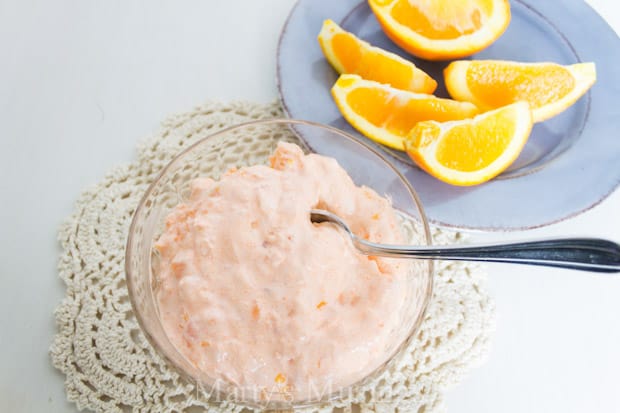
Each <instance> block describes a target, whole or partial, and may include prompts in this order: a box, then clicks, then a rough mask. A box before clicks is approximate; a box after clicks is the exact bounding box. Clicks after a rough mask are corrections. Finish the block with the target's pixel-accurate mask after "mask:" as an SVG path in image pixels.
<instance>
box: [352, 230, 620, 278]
mask: <svg viewBox="0 0 620 413" xmlns="http://www.w3.org/2000/svg"><path fill="white" fill-rule="evenodd" d="M356 243H357V246H358V248H359V249H360V250H362V251H363V252H364V253H366V254H369V255H379V256H384V257H394V258H398V257H400V258H420V259H441V260H459V261H485V262H506V263H516V264H530V265H542V266H548V267H559V268H569V269H574V270H583V271H594V272H607V273H613V272H620V245H618V244H616V243H615V242H612V241H608V240H603V239H597V238H565V239H549V240H540V241H526V242H516V243H511V244H488V245H472V246H428V247H419V246H418V247H413V246H407V245H384V244H375V243H372V242H368V241H364V240H361V239H359V238H358V239H356Z"/></svg>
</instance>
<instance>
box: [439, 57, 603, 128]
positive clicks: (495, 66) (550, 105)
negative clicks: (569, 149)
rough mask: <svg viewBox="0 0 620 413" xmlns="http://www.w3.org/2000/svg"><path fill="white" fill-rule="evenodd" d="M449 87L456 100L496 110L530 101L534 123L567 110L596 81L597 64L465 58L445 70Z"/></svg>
mask: <svg viewBox="0 0 620 413" xmlns="http://www.w3.org/2000/svg"><path fill="white" fill-rule="evenodd" d="M444 75H445V81H446V87H447V88H448V92H449V93H450V96H452V97H453V98H454V99H457V100H462V101H468V102H473V103H475V104H476V105H478V106H479V107H480V108H481V109H484V110H488V109H495V108H498V107H501V106H505V105H508V104H511V103H514V102H517V101H520V100H525V101H527V102H529V104H530V106H531V108H532V114H533V117H534V122H541V121H543V120H546V119H549V118H551V117H553V116H555V115H557V114H559V113H560V112H562V111H564V110H565V109H567V108H568V107H569V106H571V105H572V104H573V103H575V102H576V101H577V99H579V98H580V97H581V96H583V95H584V94H585V93H586V92H587V91H588V89H590V87H591V86H592V85H593V84H594V82H595V81H596V67H595V65H594V63H578V64H574V65H570V66H561V65H558V64H555V63H520V62H510V61H503V60H477V61H476V60H462V61H456V62H452V63H451V64H450V65H449V66H448V67H447V68H446V70H445V72H444Z"/></svg>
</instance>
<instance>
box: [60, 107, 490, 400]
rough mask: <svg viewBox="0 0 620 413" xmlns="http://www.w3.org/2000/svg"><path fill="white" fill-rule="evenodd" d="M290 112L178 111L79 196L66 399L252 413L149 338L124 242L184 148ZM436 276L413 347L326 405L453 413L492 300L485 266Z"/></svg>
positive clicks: (439, 238) (64, 272) (68, 233)
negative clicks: (447, 404)
mask: <svg viewBox="0 0 620 413" xmlns="http://www.w3.org/2000/svg"><path fill="white" fill-rule="evenodd" d="M282 116H283V114H282V111H281V109H280V107H279V105H277V104H276V103H273V104H267V105H261V104H254V103H241V102H236V103H226V104H222V103H208V104H205V105H203V106H201V107H198V108H196V109H194V110H192V111H191V112H187V113H183V114H180V115H176V116H172V117H170V118H169V119H168V120H166V121H165V122H164V123H163V125H162V128H161V131H160V132H159V133H158V134H157V135H156V136H154V137H152V138H151V139H149V140H147V141H146V142H145V143H143V144H142V145H141V146H140V147H139V150H138V157H137V160H136V161H135V162H133V163H131V164H129V165H127V166H124V167H119V168H116V169H114V170H113V171H112V172H111V173H109V174H108V175H107V176H105V178H104V179H103V180H102V181H101V182H100V183H99V184H98V185H96V186H94V187H93V188H90V189H88V190H86V191H85V192H84V193H83V194H82V195H81V196H80V198H79V200H78V202H77V204H76V210H75V213H74V214H73V215H72V216H71V217H70V218H69V219H68V220H67V221H66V223H65V224H64V225H63V226H62V228H61V230H60V235H59V237H60V242H61V244H62V255H61V259H60V263H59V275H60V277H61V278H62V279H63V280H64V282H65V283H66V285H67V293H66V297H65V298H64V299H63V301H62V303H61V304H60V306H59V307H58V309H57V310H56V322H57V324H58V333H57V335H56V336H55V338H54V341H53V343H52V346H51V349H50V353H51V358H52V363H53V364H54V366H55V367H56V368H58V369H59V370H61V371H62V372H63V373H64V374H65V375H66V380H65V387H66V391H67V398H68V399H69V400H70V401H73V402H75V403H76V404H77V407H78V409H80V410H82V409H90V410H93V411H96V412H124V411H134V412H147V411H162V412H169V411H179V412H183V411H188V412H189V411H208V412H239V411H242V410H243V408H242V407H240V406H237V405H235V404H232V403H229V402H219V403H214V402H211V401H209V400H208V399H207V398H206V396H204V394H203V393H202V392H201V391H199V390H198V389H197V386H196V385H195V384H193V383H191V382H188V381H186V380H185V379H183V378H181V377H180V376H179V375H178V374H177V373H176V372H175V371H174V370H173V369H172V368H170V367H169V366H168V365H167V364H166V363H165V362H164V360H162V358H161V357H160V356H159V355H158V354H157V353H155V351H154V350H153V348H152V347H151V346H150V345H149V343H148V342H147V340H146V339H145V337H144V336H143V334H142V333H141V331H140V329H139V327H138V324H137V321H136V319H135V317H134V315H133V312H132V308H131V304H130V302H129V299H128V296H127V287H126V284H125V272H124V253H125V242H126V237H127V233H128V230H129V224H130V222H131V217H132V214H133V212H134V210H135V208H136V206H137V204H138V202H139V200H140V198H141V197H142V195H143V193H144V191H145V190H146V188H147V186H148V185H149V184H150V183H151V181H152V180H153V179H154V178H155V177H156V176H157V173H158V172H159V171H160V170H161V169H162V168H163V167H164V166H165V165H166V164H167V163H168V162H169V161H170V160H171V159H172V158H173V157H174V156H175V155H176V154H177V153H178V152H179V151H180V150H181V149H183V148H185V147H187V146H188V145H190V144H192V143H193V142H195V141H196V140H198V139H201V138H203V137H206V136H208V135H210V134H212V133H214V132H215V131H217V130H220V129H222V128H224V127H227V126H231V125H233V124H237V123H242V122H246V121H249V120H254V119H263V118H274V117H282ZM261 139H264V137H262V138H261ZM274 139H275V138H274ZM260 145H261V142H260V141H257V142H255V143H254V144H249V145H247V147H248V151H252V150H256V148H257V147H260ZM231 156H234V154H232V155H231ZM237 156H239V157H241V156H243V153H238V152H237ZM433 236H434V242H435V243H437V244H442V243H455V242H461V238H462V237H461V235H460V234H459V233H454V232H447V231H444V230H439V229H434V233H433ZM435 272H436V273H435V283H434V291H433V297H432V300H431V303H430V306H429V308H428V311H427V314H426V318H425V319H424V322H423V324H422V327H421V329H420V331H419V333H418V334H417V336H416V338H415V339H414V340H413V341H412V343H411V345H410V347H409V348H408V349H407V351H405V352H403V354H402V355H401V356H400V357H399V358H398V359H397V360H396V362H395V363H394V364H392V367H391V369H390V370H389V371H387V372H386V373H385V374H384V375H383V376H382V377H380V378H379V379H377V380H376V381H374V382H373V383H372V384H371V386H370V387H369V388H367V389H366V391H365V392H362V393H360V394H356V395H352V396H351V398H350V399H347V400H344V401H342V402H341V403H339V404H338V405H333V404H332V405H326V406H323V407H322V408H321V409H319V410H320V411H324V412H331V411H334V410H338V411H344V412H350V411H362V412H389V411H396V410H398V411H406V412H430V411H440V410H444V406H443V403H442V392H443V391H444V390H445V389H446V388H448V387H449V386H450V385H453V384H455V383H457V382H459V381H460V380H461V379H462V377H463V375H464V374H465V373H466V372H467V371H469V370H470V369H471V368H472V367H473V366H475V365H478V364H479V363H481V361H482V360H483V359H484V358H485V356H486V354H487V351H488V347H489V338H490V333H491V331H492V326H493V319H494V306H493V304H492V302H491V300H490V299H489V296H488V295H487V293H486V288H485V285H486V275H485V273H484V271H482V269H481V267H480V266H478V265H472V264H463V263H454V262H453V263H447V262H439V263H438V264H437V265H436V270H435Z"/></svg>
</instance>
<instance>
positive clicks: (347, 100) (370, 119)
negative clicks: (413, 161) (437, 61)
mask: <svg viewBox="0 0 620 413" xmlns="http://www.w3.org/2000/svg"><path fill="white" fill-rule="evenodd" d="M332 96H333V97H334V100H335V101H336V105H337V106H338V109H340V112H341V113H342V116H344V118H345V119H346V120H347V121H349V123H350V124H351V125H352V126H353V127H354V128H355V129H357V130H358V131H360V132H361V133H362V134H364V135H365V136H367V137H368V138H370V139H372V140H374V141H376V142H379V143H381V144H383V145H386V146H389V147H390V148H394V149H398V150H401V151H402V150H403V149H404V148H403V141H404V138H405V137H406V136H407V133H409V131H410V130H411V128H413V127H414V126H415V124H416V123H418V122H421V121H425V120H437V121H448V120H455V119H465V118H470V117H473V116H475V115H476V114H478V112H479V111H478V108H477V107H476V106H475V105H473V104H471V103H468V102H457V101H455V100H451V99H440V98H438V97H435V96H433V95H425V94H420V93H413V92H409V91H406V90H400V89H395V88H393V87H391V86H389V85H385V84H382V83H378V82H373V81H372V80H365V79H362V78H361V77H360V76H357V75H340V77H339V78H338V80H337V81H336V83H335V84H334V86H333V87H332Z"/></svg>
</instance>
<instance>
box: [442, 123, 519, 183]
mask: <svg viewBox="0 0 620 413" xmlns="http://www.w3.org/2000/svg"><path fill="white" fill-rule="evenodd" d="M516 128H517V125H516V123H515V121H514V119H512V118H510V117H507V116H501V114H498V115H497V116H490V117H487V118H486V119H483V120H481V121H479V122H476V123H475V124H469V125H458V126H455V127H454V128H452V129H450V130H449V131H447V132H446V134H445V135H444V136H443V138H442V139H441V141H440V142H439V143H438V146H437V152H436V154H437V161H438V162H439V163H441V164H442V165H444V166H446V167H448V168H451V169H455V170H458V171H463V172H472V171H477V170H480V169H482V168H484V167H486V166H488V165H490V164H491V163H492V162H493V161H494V160H496V159H497V158H498V157H499V156H500V155H501V154H502V153H503V152H504V150H505V149H506V148H507V147H508V145H509V144H510V141H511V137H512V135H513V132H514V130H515V129H516Z"/></svg>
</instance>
